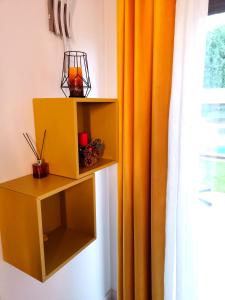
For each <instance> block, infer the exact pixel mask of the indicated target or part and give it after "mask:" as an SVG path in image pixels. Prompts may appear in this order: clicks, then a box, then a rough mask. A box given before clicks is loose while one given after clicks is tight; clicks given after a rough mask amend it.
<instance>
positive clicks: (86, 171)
mask: <svg viewBox="0 0 225 300" xmlns="http://www.w3.org/2000/svg"><path fill="white" fill-rule="evenodd" d="M117 163H118V161H116V160H106V161H105V162H104V163H102V164H101V162H100V165H98V164H96V165H95V166H93V167H91V168H83V169H82V171H81V172H79V174H78V177H77V179H81V178H83V177H85V176H88V175H91V174H93V173H94V172H97V171H99V170H102V169H104V168H107V167H110V166H112V165H114V164H117Z"/></svg>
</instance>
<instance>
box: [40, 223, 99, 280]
mask: <svg viewBox="0 0 225 300" xmlns="http://www.w3.org/2000/svg"><path fill="white" fill-rule="evenodd" d="M93 240H94V237H93V235H92V236H91V235H87V234H84V233H79V232H77V231H75V230H71V229H68V228H65V227H59V228H57V229H55V230H54V231H52V232H51V233H50V234H48V240H47V241H46V242H45V243H44V252H45V270H46V275H47V276H48V275H50V274H51V273H52V272H54V271H55V270H56V269H58V268H59V267H60V266H62V265H64V264H65V263H66V262H67V261H68V260H70V259H71V258H73V257H74V256H75V255H76V254H78V253H79V252H80V251H81V250H82V249H83V248H85V246H87V245H88V244H89V243H90V242H91V241H93Z"/></svg>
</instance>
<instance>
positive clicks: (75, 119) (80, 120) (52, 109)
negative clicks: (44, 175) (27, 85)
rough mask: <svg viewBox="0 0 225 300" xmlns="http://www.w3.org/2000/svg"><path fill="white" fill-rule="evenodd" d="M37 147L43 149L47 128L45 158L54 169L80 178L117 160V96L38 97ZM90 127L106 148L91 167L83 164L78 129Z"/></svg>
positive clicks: (56, 172)
mask: <svg viewBox="0 0 225 300" xmlns="http://www.w3.org/2000/svg"><path fill="white" fill-rule="evenodd" d="M33 107H34V120H35V131H36V142H37V147H38V148H39V149H40V148H41V144H42V138H43V133H44V130H45V129H46V130H47V133H46V140H45V148H44V158H45V160H46V161H47V162H48V163H49V168H50V173H51V174H55V175H60V176H65V177H69V178H75V179H79V178H81V177H83V176H87V175H88V174H91V173H93V172H95V171H97V170H99V169H102V168H105V167H107V166H109V165H111V164H114V163H115V162H116V161H117V157H118V153H117V151H118V104H117V100H116V99H89V98H88V99H87V98H57V99H55V98H50V99H47V98H44V99H34V100H33ZM82 131H87V132H88V133H89V134H90V136H91V137H92V139H94V138H100V139H101V140H103V142H104V144H105V151H104V154H103V157H102V158H101V159H100V161H99V162H98V163H97V164H96V165H94V166H93V167H90V168H83V169H82V168H79V156H78V133H79V132H82Z"/></svg>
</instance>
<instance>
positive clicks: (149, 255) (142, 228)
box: [117, 0, 175, 300]
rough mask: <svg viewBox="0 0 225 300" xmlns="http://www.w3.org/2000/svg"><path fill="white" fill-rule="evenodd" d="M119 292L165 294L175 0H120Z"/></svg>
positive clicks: (143, 297) (124, 298) (139, 299)
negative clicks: (168, 140) (169, 118)
mask: <svg viewBox="0 0 225 300" xmlns="http://www.w3.org/2000/svg"><path fill="white" fill-rule="evenodd" d="M117 7H118V93H119V107H120V153H119V204H118V244H119V246H118V298H119V300H148V299H153V300H163V282H164V247H165V233H164V232H165V198H166V174H167V132H168V111H169V99H170V89H171V70H172V55H173V37H174V16H175V0H166V1H165V0H118V1H117Z"/></svg>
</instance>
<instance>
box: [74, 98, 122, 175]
mask: <svg viewBox="0 0 225 300" xmlns="http://www.w3.org/2000/svg"><path fill="white" fill-rule="evenodd" d="M116 116H117V114H116V103H77V122H78V132H83V131H86V132H88V134H89V139H96V138H100V139H101V140H102V142H103V143H104V145H105V149H104V153H103V156H102V158H101V159H100V160H99V162H98V163H97V164H95V165H93V166H92V167H88V168H79V174H80V175H81V174H83V173H85V172H89V171H90V170H93V169H100V168H102V167H104V166H105V165H107V164H111V163H113V162H115V161H116V160H117V130H116V124H117V119H116Z"/></svg>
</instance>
